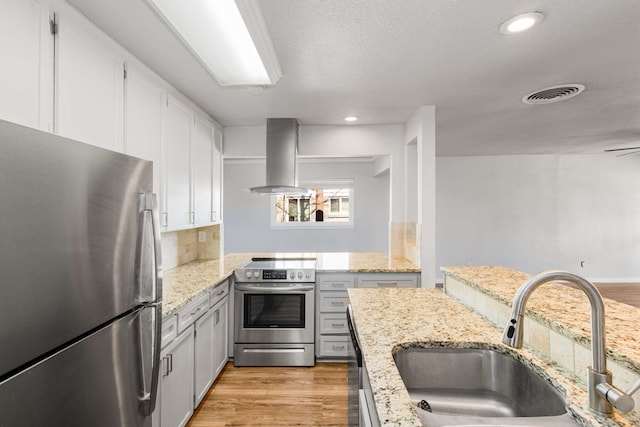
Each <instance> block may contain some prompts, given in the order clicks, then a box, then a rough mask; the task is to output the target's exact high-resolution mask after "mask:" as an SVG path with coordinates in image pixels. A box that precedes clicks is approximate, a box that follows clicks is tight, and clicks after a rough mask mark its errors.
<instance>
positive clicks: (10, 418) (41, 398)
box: [0, 310, 151, 427]
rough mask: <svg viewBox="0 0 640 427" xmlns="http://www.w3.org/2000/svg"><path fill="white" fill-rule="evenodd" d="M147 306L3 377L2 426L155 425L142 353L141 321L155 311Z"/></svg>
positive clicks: (143, 426)
mask: <svg viewBox="0 0 640 427" xmlns="http://www.w3.org/2000/svg"><path fill="white" fill-rule="evenodd" d="M141 311H142V310H137V311H134V312H132V313H130V314H129V315H127V316H125V317H122V318H120V319H119V320H117V321H115V322H114V323H111V324H110V325H108V326H106V327H104V328H103V329H100V330H99V331H97V332H95V333H93V334H91V335H89V336H88V337H86V338H84V339H82V340H80V341H78V342H76V343H75V344H73V345H72V346H71V347H68V348H66V349H64V350H62V351H60V352H58V353H55V354H54V355H52V356H51V357H49V358H48V359H45V360H43V361H41V362H40V363H38V364H36V365H34V366H32V367H30V368H28V369H26V370H25V371H22V372H20V373H18V374H16V375H15V376H13V377H11V378H9V379H7V380H5V381H4V382H1V383H0V425H3V426H65V427H76V426H77V427H87V426H92V427H114V426H131V427H133V426H135V427H148V426H150V425H151V417H147V416H144V415H143V414H142V412H143V409H142V406H143V405H142V404H141V398H143V397H144V396H142V395H143V394H144V393H145V392H144V390H143V385H142V383H143V381H144V380H143V378H142V376H143V375H142V370H141V369H140V364H141V360H140V358H139V357H140V354H141V351H140V349H141V345H140V343H141V337H140V334H139V331H140V325H139V323H140V322H146V321H148V320H149V316H143V315H141ZM145 318H146V319H147V320H146V321H145ZM149 328H150V325H147V326H144V327H143V328H142V329H143V330H147V329H149ZM143 339H144V338H143ZM147 364H149V363H148V362H147ZM149 365H150V364H149ZM137 372H139V373H140V374H136V373H137Z"/></svg>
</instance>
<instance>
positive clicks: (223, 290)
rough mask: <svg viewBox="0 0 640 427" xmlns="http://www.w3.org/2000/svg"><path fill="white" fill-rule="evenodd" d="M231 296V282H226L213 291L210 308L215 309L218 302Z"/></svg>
mask: <svg viewBox="0 0 640 427" xmlns="http://www.w3.org/2000/svg"><path fill="white" fill-rule="evenodd" d="M227 295H229V282H228V281H225V282H224V283H223V284H222V285H219V286H216V287H215V288H213V289H211V297H210V300H211V302H210V304H209V306H210V307H213V306H214V305H216V304H217V303H218V302H220V301H222V299H223V298H224V297H226V296H227Z"/></svg>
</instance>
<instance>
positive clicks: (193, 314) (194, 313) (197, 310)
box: [190, 307, 202, 316]
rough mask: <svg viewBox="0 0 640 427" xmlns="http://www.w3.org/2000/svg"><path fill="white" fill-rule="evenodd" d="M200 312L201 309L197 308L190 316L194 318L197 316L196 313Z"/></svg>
mask: <svg viewBox="0 0 640 427" xmlns="http://www.w3.org/2000/svg"><path fill="white" fill-rule="evenodd" d="M200 310H202V307H198V308H197V309H196V311H194V312H192V313H191V314H190V316H195V315H196V314H198V312H199V311H200Z"/></svg>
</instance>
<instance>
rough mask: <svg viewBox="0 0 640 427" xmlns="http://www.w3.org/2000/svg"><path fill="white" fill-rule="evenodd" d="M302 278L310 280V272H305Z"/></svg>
mask: <svg viewBox="0 0 640 427" xmlns="http://www.w3.org/2000/svg"><path fill="white" fill-rule="evenodd" d="M304 277H306V278H307V279H310V278H311V272H310V271H307V272H306V273H305V274H304Z"/></svg>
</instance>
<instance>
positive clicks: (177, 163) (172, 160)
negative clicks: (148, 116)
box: [161, 96, 194, 230]
mask: <svg viewBox="0 0 640 427" xmlns="http://www.w3.org/2000/svg"><path fill="white" fill-rule="evenodd" d="M192 124H193V112H192V111H191V109H190V108H189V107H187V106H186V105H185V104H183V103H182V102H180V101H178V100H177V99H176V98H174V97H172V96H169V107H168V111H167V144H166V150H165V156H166V168H165V170H166V173H165V176H164V179H165V184H166V188H167V191H166V196H167V198H166V209H167V210H166V211H164V212H163V214H164V215H163V216H164V217H165V218H164V219H163V220H161V221H162V222H163V224H164V225H166V227H167V230H180V229H184V228H189V227H191V226H192V224H193V220H194V218H193V216H194V215H193V211H192V210H191V182H190V181H191V179H190V171H191V156H190V154H191V127H192Z"/></svg>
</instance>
